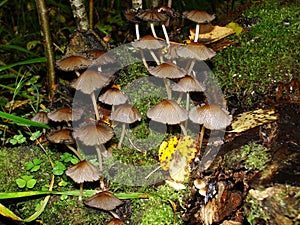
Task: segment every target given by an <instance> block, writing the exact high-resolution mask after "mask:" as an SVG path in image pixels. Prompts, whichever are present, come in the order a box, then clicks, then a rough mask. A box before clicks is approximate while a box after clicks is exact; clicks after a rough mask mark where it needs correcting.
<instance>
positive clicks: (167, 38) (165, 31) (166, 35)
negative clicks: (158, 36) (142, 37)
mask: <svg viewBox="0 0 300 225" xmlns="http://www.w3.org/2000/svg"><path fill="white" fill-rule="evenodd" d="M161 27H162V29H163V32H164V35H165V38H166V42H167V46H168V47H169V46H170V40H169V36H168V32H167V29H166V26H165V25H164V24H162V25H161Z"/></svg>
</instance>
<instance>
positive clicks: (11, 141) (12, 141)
mask: <svg viewBox="0 0 300 225" xmlns="http://www.w3.org/2000/svg"><path fill="white" fill-rule="evenodd" d="M9 143H11V144H12V145H16V144H17V143H18V141H17V140H16V139H13V138H12V139H10V140H9Z"/></svg>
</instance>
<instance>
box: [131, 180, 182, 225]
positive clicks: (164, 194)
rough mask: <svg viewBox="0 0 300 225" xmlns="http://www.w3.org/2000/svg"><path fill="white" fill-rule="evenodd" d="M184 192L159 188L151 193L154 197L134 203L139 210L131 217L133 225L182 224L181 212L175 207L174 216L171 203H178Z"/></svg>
mask: <svg viewBox="0 0 300 225" xmlns="http://www.w3.org/2000/svg"><path fill="white" fill-rule="evenodd" d="M184 192H185V191H176V190H174V189H173V188H171V187H169V186H168V185H162V186H159V187H158V188H157V189H156V190H155V192H154V193H153V194H154V195H155V197H152V198H150V199H147V200H139V201H134V205H135V208H139V210H138V211H135V212H134V214H133V215H132V220H133V221H134V223H133V224H140V225H146V224H153V225H161V224H164V225H168V224H175V222H174V219H175V218H176V224H178V225H179V224H183V222H182V220H181V214H182V212H181V211H180V209H178V208H179V207H177V209H176V212H175V216H174V209H173V208H172V205H171V202H173V203H177V204H178V203H180V202H181V201H182V198H183V194H184Z"/></svg>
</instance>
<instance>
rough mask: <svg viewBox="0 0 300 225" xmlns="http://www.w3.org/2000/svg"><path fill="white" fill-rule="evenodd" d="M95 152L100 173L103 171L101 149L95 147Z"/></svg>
mask: <svg viewBox="0 0 300 225" xmlns="http://www.w3.org/2000/svg"><path fill="white" fill-rule="evenodd" d="M96 152H97V157H98V163H99V170H100V172H101V173H102V170H103V165H102V154H101V149H100V147H99V146H98V145H96Z"/></svg>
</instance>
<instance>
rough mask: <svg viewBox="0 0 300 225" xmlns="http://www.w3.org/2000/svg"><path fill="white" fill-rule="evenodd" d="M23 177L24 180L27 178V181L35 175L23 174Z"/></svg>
mask: <svg viewBox="0 0 300 225" xmlns="http://www.w3.org/2000/svg"><path fill="white" fill-rule="evenodd" d="M21 177H22V179H23V180H25V181H29V180H31V179H32V178H33V176H31V175H30V176H28V175H23V176H21Z"/></svg>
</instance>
